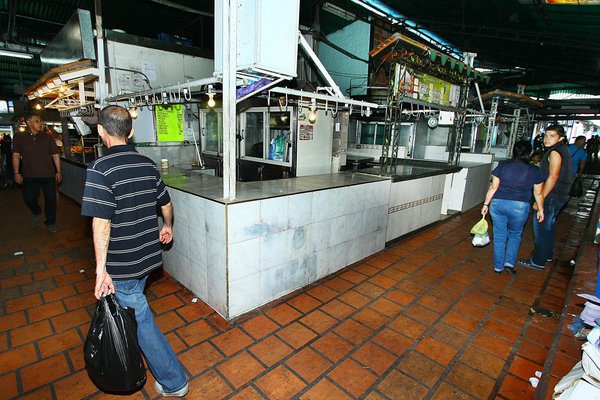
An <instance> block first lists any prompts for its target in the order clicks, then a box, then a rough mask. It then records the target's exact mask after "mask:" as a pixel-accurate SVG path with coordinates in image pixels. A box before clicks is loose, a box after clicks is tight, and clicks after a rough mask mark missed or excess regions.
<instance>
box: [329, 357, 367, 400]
mask: <svg viewBox="0 0 600 400" xmlns="http://www.w3.org/2000/svg"><path fill="white" fill-rule="evenodd" d="M328 376H329V378H331V379H332V380H333V381H335V382H336V383H337V384H338V385H340V386H341V387H343V388H344V389H346V390H347V391H348V392H350V393H351V394H352V395H353V396H355V397H359V396H361V395H363V394H364V393H365V392H366V391H367V389H369V387H370V386H371V385H372V384H373V383H375V381H376V379H377V376H376V375H375V374H374V373H373V372H371V371H369V370H368V369H367V368H363V367H361V366H360V365H359V364H357V363H356V362H355V361H352V360H350V359H346V360H345V361H343V362H342V363H341V364H340V365H338V366H337V367H336V368H335V369H334V370H333V371H331V372H330V373H329V375H328Z"/></svg>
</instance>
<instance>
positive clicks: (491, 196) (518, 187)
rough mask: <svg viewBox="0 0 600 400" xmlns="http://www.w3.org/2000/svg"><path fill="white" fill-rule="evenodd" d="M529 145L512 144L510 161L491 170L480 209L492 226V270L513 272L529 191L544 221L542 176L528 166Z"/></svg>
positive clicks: (526, 210)
mask: <svg viewBox="0 0 600 400" xmlns="http://www.w3.org/2000/svg"><path fill="white" fill-rule="evenodd" d="M530 154H531V144H530V143H529V142H528V141H526V140H521V141H519V142H517V143H515V146H514V148H513V158H512V160H508V161H504V162H501V163H500V164H499V165H498V166H497V167H496V168H495V169H494V170H493V171H492V183H491V184H490V188H489V190H488V192H487V194H486V196H485V203H483V207H482V208H481V215H483V216H484V217H485V216H486V214H487V213H488V211H489V212H490V214H491V216H492V222H493V226H494V238H493V239H494V271H496V272H497V273H501V272H503V271H504V270H505V269H508V270H509V271H510V272H512V273H513V274H514V273H515V270H514V268H515V262H516V261H517V256H518V253H519V246H520V245H521V234H522V233H523V226H525V223H526V222H527V218H528V217H529V209H530V208H531V190H532V188H533V196H534V198H535V202H536V203H537V206H538V212H537V218H538V221H539V222H542V221H543V220H544V198H543V196H542V189H543V186H544V177H543V176H542V173H541V172H540V169H539V168H538V167H535V166H532V165H529V155H530Z"/></svg>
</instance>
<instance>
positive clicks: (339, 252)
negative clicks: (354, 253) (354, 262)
mask: <svg viewBox="0 0 600 400" xmlns="http://www.w3.org/2000/svg"><path fill="white" fill-rule="evenodd" d="M349 246H350V242H344V243H339V244H336V245H332V246H331V247H330V252H329V265H330V268H331V270H330V272H331V273H333V272H336V271H339V270H340V269H342V268H344V267H345V266H346V265H348V252H349Z"/></svg>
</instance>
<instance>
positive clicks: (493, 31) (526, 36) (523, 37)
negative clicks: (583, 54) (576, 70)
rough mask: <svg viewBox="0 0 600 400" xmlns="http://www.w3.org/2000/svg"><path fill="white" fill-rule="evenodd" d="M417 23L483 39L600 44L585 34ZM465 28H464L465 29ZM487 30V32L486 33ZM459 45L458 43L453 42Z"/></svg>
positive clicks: (556, 44) (591, 47)
mask: <svg viewBox="0 0 600 400" xmlns="http://www.w3.org/2000/svg"><path fill="white" fill-rule="evenodd" d="M418 22H419V24H423V26H420V28H425V26H427V29H429V30H431V31H434V32H436V33H437V34H439V35H441V36H444V35H447V34H450V35H463V36H464V35H466V36H473V35H474V36H477V37H481V38H484V39H502V40H503V41H510V42H519V43H533V44H539V43H544V46H552V47H567V48H572V49H580V50H583V49H585V50H588V51H589V50H596V51H600V45H599V44H598V42H597V41H595V40H593V38H591V37H590V38H589V39H586V38H585V36H583V37H577V38H572V39H571V38H568V37H566V36H565V35H556V34H544V33H539V32H536V33H531V32H529V31H524V30H517V29H507V28H498V27H489V26H481V25H469V24H466V25H462V24H459V23H456V22H451V21H443V22H440V21H435V20H418ZM465 29H466V30H465ZM488 31H489V33H487V32H488ZM445 37H446V39H448V40H450V41H451V40H452V38H451V37H448V36H445ZM455 44H456V45H460V44H459V43H455Z"/></svg>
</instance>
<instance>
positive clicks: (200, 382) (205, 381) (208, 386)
mask: <svg viewBox="0 0 600 400" xmlns="http://www.w3.org/2000/svg"><path fill="white" fill-rule="evenodd" d="M149 392H150V394H151V395H152V396H154V395H155V392H154V388H152V389H149ZM232 392H233V390H232V389H231V387H229V385H227V383H226V382H225V381H224V380H223V379H222V378H221V377H220V376H219V375H218V374H217V373H216V372H215V371H212V370H211V371H208V372H206V373H205V374H204V375H201V376H199V377H198V378H196V379H194V380H192V381H191V382H190V391H189V393H188V394H187V395H186V396H185V398H186V399H190V400H199V399H222V398H224V397H226V396H228V395H229V394H231V393H232Z"/></svg>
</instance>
